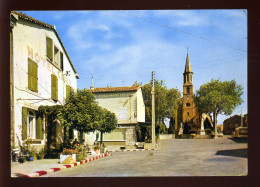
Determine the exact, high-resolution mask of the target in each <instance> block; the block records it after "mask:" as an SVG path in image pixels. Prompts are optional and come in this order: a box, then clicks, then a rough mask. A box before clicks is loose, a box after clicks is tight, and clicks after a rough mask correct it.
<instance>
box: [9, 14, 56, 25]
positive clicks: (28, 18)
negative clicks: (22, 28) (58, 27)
mask: <svg viewBox="0 0 260 187" xmlns="http://www.w3.org/2000/svg"><path fill="white" fill-rule="evenodd" d="M11 13H14V14H16V15H18V16H19V17H21V18H23V19H25V20H27V21H30V22H32V23H36V24H38V25H42V26H44V27H48V28H51V29H55V27H54V26H53V25H50V24H48V23H44V22H42V21H39V20H37V19H34V18H32V17H30V16H27V15H25V14H22V13H21V12H17V11H11Z"/></svg>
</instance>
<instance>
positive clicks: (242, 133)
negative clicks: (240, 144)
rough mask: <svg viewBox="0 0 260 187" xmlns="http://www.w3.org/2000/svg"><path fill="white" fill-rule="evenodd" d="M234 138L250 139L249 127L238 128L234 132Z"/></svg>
mask: <svg viewBox="0 0 260 187" xmlns="http://www.w3.org/2000/svg"><path fill="white" fill-rule="evenodd" d="M233 137H234V138H247V137H248V128H247V127H237V128H236V129H235V131H234V132H233Z"/></svg>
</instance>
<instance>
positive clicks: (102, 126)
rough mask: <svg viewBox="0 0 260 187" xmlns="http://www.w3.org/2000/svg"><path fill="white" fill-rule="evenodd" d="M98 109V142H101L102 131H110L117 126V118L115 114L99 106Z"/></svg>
mask: <svg viewBox="0 0 260 187" xmlns="http://www.w3.org/2000/svg"><path fill="white" fill-rule="evenodd" d="M97 108H99V109H98V110H100V112H99V113H100V114H101V115H100V117H101V118H100V121H99V122H98V125H97V130H99V131H100V144H102V142H103V133H105V132H111V131H112V130H114V129H115V128H116V127H117V119H116V115H115V114H114V113H112V112H110V111H109V110H107V109H103V108H101V107H97Z"/></svg>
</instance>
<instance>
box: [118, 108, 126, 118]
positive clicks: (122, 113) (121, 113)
mask: <svg viewBox="0 0 260 187" xmlns="http://www.w3.org/2000/svg"><path fill="white" fill-rule="evenodd" d="M126 115H127V107H120V113H119V119H120V120H126Z"/></svg>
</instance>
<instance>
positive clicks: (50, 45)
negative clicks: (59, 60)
mask: <svg viewBox="0 0 260 187" xmlns="http://www.w3.org/2000/svg"><path fill="white" fill-rule="evenodd" d="M46 56H47V58H48V59H49V60H50V61H53V41H52V39H51V38H49V37H46Z"/></svg>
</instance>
